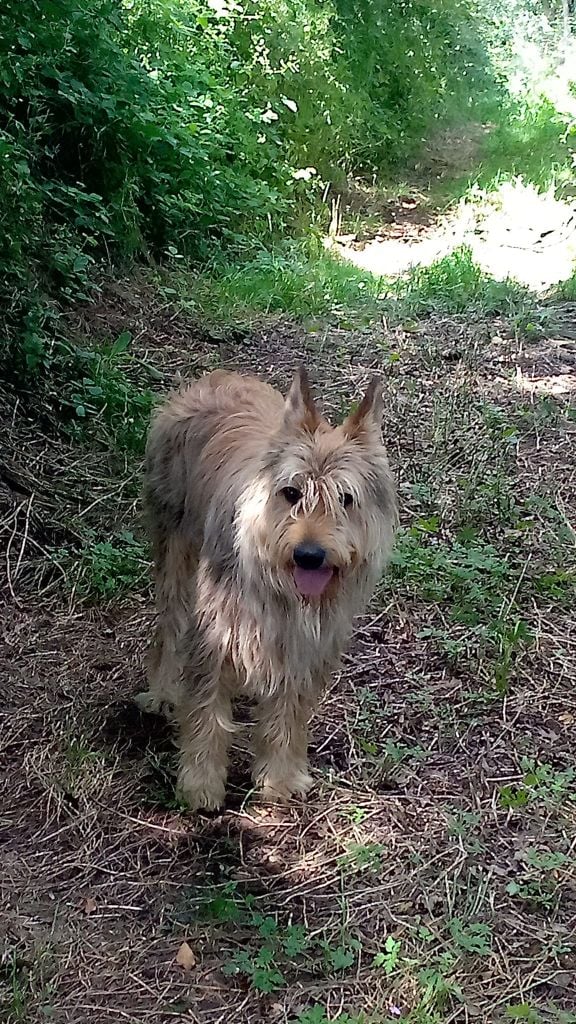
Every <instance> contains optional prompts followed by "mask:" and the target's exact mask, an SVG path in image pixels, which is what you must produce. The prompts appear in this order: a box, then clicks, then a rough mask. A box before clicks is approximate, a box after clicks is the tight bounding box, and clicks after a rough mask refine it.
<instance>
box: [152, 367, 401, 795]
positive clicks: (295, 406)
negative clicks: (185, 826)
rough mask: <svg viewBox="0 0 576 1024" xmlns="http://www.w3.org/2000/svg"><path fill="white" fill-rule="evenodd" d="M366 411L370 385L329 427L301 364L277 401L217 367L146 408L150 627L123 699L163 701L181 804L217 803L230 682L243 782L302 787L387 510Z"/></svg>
mask: <svg viewBox="0 0 576 1024" xmlns="http://www.w3.org/2000/svg"><path fill="white" fill-rule="evenodd" d="M380 420H381V395H380V393H379V390H378V388H377V384H376V382H373V383H372V384H371V385H370V387H369V388H368V391H367V393H366V396H365V398H364V399H363V401H362V403H361V404H360V406H359V407H358V409H357V410H356V411H355V412H353V413H352V414H351V415H350V416H349V417H348V418H347V419H346V420H345V421H344V423H342V424H341V425H340V426H338V427H336V428H332V427H331V426H330V425H329V424H328V423H327V422H326V420H325V419H323V418H322V417H321V416H320V414H319V413H318V411H317V409H316V406H315V404H314V402H313V400H312V398H311V395H310V390H309V386H308V382H307V378H306V375H305V373H304V371H303V370H302V371H300V372H299V373H298V374H297V376H296V378H295V380H294V383H293V385H292V388H291V390H290V392H289V394H288V397H287V399H286V400H284V399H283V398H282V396H281V395H280V394H279V393H278V392H277V391H275V390H274V389H273V388H272V387H270V386H269V385H268V384H264V383H262V382H261V381H259V380H256V379H255V378H252V377H244V376H240V375H238V374H234V373H227V372H225V371H222V370H217V371H215V372H214V373H211V374H208V375H207V376H205V377H204V378H202V379H201V380H199V381H196V382H195V383H193V384H191V385H190V386H188V387H187V388H186V389H184V390H182V391H181V392H180V393H178V394H176V395H173V396H172V397H171V398H170V399H169V400H168V401H167V402H166V404H165V405H164V406H163V407H161V408H160V410H159V411H158V412H157V414H156V416H155V418H154V420H153V423H152V427H151V430H150V435H149V440H148V446H147V458H146V475H145V505H146V508H147V512H148V519H149V523H150V530H151V535H152V540H153V546H154V559H155V567H156V588H157V605H158V613H159V626H158V632H157V636H156V639H155V642H154V644H153V648H152V651H151V657H150V673H149V686H150V689H149V692H148V693H146V694H142V695H140V698H139V703H140V704H141V706H144V707H146V708H148V709H149V710H160V709H161V708H162V707H163V705H169V706H170V708H171V712H170V713H171V714H172V715H173V717H174V718H175V720H176V722H177V725H178V727H179V744H180V772H179V779H178V784H179V790H180V793H181V794H182V796H183V797H184V798H185V800H186V801H187V803H188V804H189V805H190V806H191V807H192V808H199V807H206V808H215V807H218V806H219V805H220V804H221V803H222V802H223V800H224V796H225V784H226V774H227V761H228V747H229V744H230V740H231V737H232V735H233V733H234V730H235V726H234V724H233V721H232V710H231V701H232V698H233V697H234V695H235V694H237V693H245V694H247V695H249V696H250V697H252V698H255V700H256V703H257V713H256V729H255V737H254V745H255V764H254V780H255V782H256V784H257V785H258V786H259V787H260V788H261V789H262V790H263V791H264V793H265V795H266V796H267V797H271V798H286V797H289V796H290V795H292V794H300V795H303V794H305V793H306V791H307V790H308V789H309V787H310V785H311V779H310V776H309V774H308V769H307V744H308V738H307V728H308V720H309V718H310V715H311V712H312V711H313V709H314V707H315V705H316V703H317V700H318V698H319V696H320V694H321V692H322V688H323V686H324V685H325V683H326V681H327V679H328V676H329V674H330V673H331V671H332V670H333V669H334V668H335V667H336V666H337V664H338V660H339V656H340V654H341V652H342V649H343V647H344V646H345V644H346V642H347V641H348V639H349V636H350V633H351V628H352V620H353V617H354V616H355V615H356V614H357V613H358V612H359V611H361V610H362V609H363V607H364V606H365V603H366V601H367V600H368V598H369V597H370V595H371V593H372V591H373V589H374V586H375V584H376V582H377V581H378V578H379V576H380V573H381V570H382V567H383V563H384V560H385V558H386V555H387V554H388V552H389V550H390V546H391V542H392V538H393V533H394V528H395V525H396V520H397V510H396V500H395V492H394V486H393V483H392V479H391V475H390V471H389V467H388V461H387V458H386V453H385V450H384V447H383V444H382V439H381V434H380ZM319 562H320V563H321V564H318V563H319ZM299 563H302V565H300V564H299Z"/></svg>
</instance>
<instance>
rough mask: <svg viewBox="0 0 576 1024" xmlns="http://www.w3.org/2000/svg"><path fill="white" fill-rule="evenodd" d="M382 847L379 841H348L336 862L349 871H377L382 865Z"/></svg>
mask: <svg viewBox="0 0 576 1024" xmlns="http://www.w3.org/2000/svg"><path fill="white" fill-rule="evenodd" d="M383 853H384V847H383V846H382V844H381V843H349V844H348V848H347V850H346V853H344V854H342V856H341V857H340V858H339V860H338V863H339V865H340V867H341V868H343V869H344V870H346V871H350V872H360V871H379V870H380V869H381V867H382V855H383Z"/></svg>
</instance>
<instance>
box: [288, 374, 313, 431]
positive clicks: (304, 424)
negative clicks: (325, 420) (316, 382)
mask: <svg viewBox="0 0 576 1024" xmlns="http://www.w3.org/2000/svg"><path fill="white" fill-rule="evenodd" d="M319 423H320V414H319V412H318V410H317V408H316V406H315V404H314V399H313V398H312V393H311V391H310V382H309V380H308V374H307V373H306V370H305V369H304V367H303V366H300V367H299V369H298V372H297V373H296V375H295V377H294V380H293V381H292V386H291V388H290V391H289V392H288V394H287V396H286V404H285V406H284V424H285V426H287V427H295V428H297V429H303V430H309V431H311V432H312V431H314V430H316V428H317V427H318V425H319Z"/></svg>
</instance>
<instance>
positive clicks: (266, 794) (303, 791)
mask: <svg viewBox="0 0 576 1024" xmlns="http://www.w3.org/2000/svg"><path fill="white" fill-rule="evenodd" d="M313 785H314V780H313V778H312V776H311V775H309V774H308V772H307V771H304V770H302V769H299V770H297V771H295V772H294V773H293V774H291V775H284V776H282V777H280V776H277V775H272V774H270V773H268V774H266V775H264V776H260V779H259V781H258V787H259V790H258V798H259V799H260V800H261V801H262V803H272V804H278V803H288V802H289V801H290V800H291V799H293V798H294V797H296V798H298V799H300V800H305V799H306V796H307V794H308V793H309V792H310V790H311V789H312V786H313Z"/></svg>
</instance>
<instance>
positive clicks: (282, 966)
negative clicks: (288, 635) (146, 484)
mask: <svg viewBox="0 0 576 1024" xmlns="http://www.w3.org/2000/svg"><path fill="white" fill-rule="evenodd" d="M128 295H129V292H128V291H127V292H126V293H122V294H121V296H120V298H119V297H118V293H117V294H116V295H115V297H112V298H111V297H108V299H107V300H106V299H105V300H103V303H102V305H101V306H100V307H99V309H98V310H97V311H96V312H94V311H92V313H91V314H86V315H85V317H84V326H85V329H87V330H88V331H91V332H93V333H94V332H95V331H96V328H97V331H98V332H99V331H100V330H104V331H106V330H109V331H110V333H111V334H112V335H113V334H114V333H115V332H117V331H118V329H124V328H128V329H130V330H132V331H133V333H134V335H135V338H136V344H137V346H139V347H138V355H139V356H140V357H141V358H142V359H143V360H145V361H146V362H153V363H154V365H156V366H158V367H159V369H160V373H161V375H162V379H161V380H160V381H159V383H158V386H159V387H162V386H164V385H165V384H166V383H167V382H168V379H169V378H170V376H171V374H172V373H173V371H175V370H179V371H181V372H184V373H186V372H189V371H190V370H193V371H194V372H198V371H199V370H200V369H203V368H205V367H207V366H209V365H211V364H212V363H213V362H214V359H215V355H214V353H217V352H218V351H219V348H218V345H217V344H215V342H214V339H208V340H206V339H204V340H202V339H199V340H198V341H197V342H195V344H194V347H193V350H192V351H191V350H190V346H189V342H188V337H189V335H188V333H187V326H186V322H185V318H184V319H183V318H182V317H181V316H180V318H178V317H174V314H173V311H170V310H169V309H168V308H167V307H166V306H164V307H162V310H160V309H159V307H158V305H157V300H156V299H155V298H154V296H153V295H150V296H148V297H146V296H145V294H144V292H138V290H136V291H135V292H134V290H133V292H132V295H131V296H130V298H128V297H127V296H128ZM107 302H108V303H109V305H108V306H107V304H106V303H107ZM564 314H565V315H564V320H566V310H564ZM90 316H92V321H90ZM107 316H109V318H110V320H109V327H107V323H108V321H107ZM94 317H95V318H96V321H97V323H96V327H95V320H94ZM154 317H156V320H154ZM171 318H172V319H171ZM151 321H152V322H154V323H156V324H157V326H158V337H157V338H156V339H155V337H154V335H153V333H151V332H150V329H148V328H147V329H146V331H144V330H143V331H142V332H139V329H138V324H140V325H145V324H146V323H147V322H151ZM170 324H171V325H172V326H174V324H177V325H178V329H174V334H173V335H171V334H170V330H171V328H170V326H167V325H170ZM162 325H164V326H162ZM409 327H410V329H409V330H404V329H403V328H401V327H399V328H397V329H395V330H393V331H392V330H390V329H388V327H387V326H386V325H385V324H383V325H372V326H371V327H370V329H367V330H365V331H358V332H351V331H344V330H339V329H338V328H337V327H334V326H333V325H332V326H330V327H329V328H328V327H326V330H324V328H323V327H318V326H316V327H315V329H314V331H313V332H308V333H307V332H306V331H305V330H304V329H303V328H301V327H298V326H295V325H294V324H291V323H290V322H276V323H274V324H268V325H262V327H261V328H258V329H255V330H254V331H253V333H252V334H251V336H250V337H248V338H246V339H242V340H240V339H236V340H234V339H233V340H232V341H230V340H228V339H227V340H226V342H225V343H224V342H223V343H222V346H221V352H220V357H221V358H222V359H223V360H224V361H225V362H227V363H229V364H231V365H234V366H238V367H241V368H245V369H251V370H256V371H258V372H260V373H262V374H264V375H266V377H269V378H270V379H272V380H273V381H274V382H276V383H278V384H281V385H284V384H285V383H286V380H287V378H288V376H289V373H290V372H291V371H292V369H293V368H294V367H295V366H296V364H297V363H298V362H299V361H300V360H301V358H302V357H303V356H304V357H305V358H306V360H307V361H308V363H309V364H310V367H311V376H312V377H313V379H315V380H316V382H317V389H318V391H319V392H320V393H321V394H323V395H324V396H325V400H326V403H327V405H328V407H331V408H333V409H339V408H340V406H341V404H342V402H345V401H348V400H349V399H351V398H353V397H355V396H356V395H357V394H358V393H359V391H360V389H361V387H362V385H363V383H364V382H365V379H366V377H367V376H368V373H369V371H370V370H371V369H373V368H376V367H378V368H382V369H383V370H384V373H385V382H386V390H387V396H388V401H387V409H388V413H387V421H386V424H385V432H386V435H387V438H388V443H389V447H390V454H391V458H392V462H393V464H394V466H395V468H396V470H397V472H398V476H399V482H400V492H401V496H402V505H403V519H404V525H405V528H406V531H407V532H406V533H405V535H404V537H403V538H402V539H401V541H400V549H399V550H400V551H401V552H404V561H402V559H401V560H400V562H399V564H397V565H396V566H395V568H394V569H393V571H392V573H391V576H390V578H389V581H388V583H386V584H385V586H384V587H383V589H382V592H381V594H380V596H379V598H378V601H377V602H376V603H375V606H374V608H373V609H372V610H371V611H370V613H369V614H368V615H367V616H366V617H365V618H364V620H363V621H362V622H361V623H360V624H359V629H358V632H357V635H356V639H355V642H354V646H353V648H352V650H351V652H350V654H349V656H348V657H347V659H346V663H345V666H344V670H343V672H342V674H341V676H340V678H339V679H336V680H335V681H334V685H333V688H332V690H331V692H330V693H329V694H327V696H326V699H325V701H324V705H323V708H322V713H321V715H320V716H319V717H318V720H317V722H316V725H315V729H314V744H313V752H312V757H313V763H314V766H315V770H316V773H317V776H318V786H317V788H316V790H315V792H314V794H313V797H312V799H311V800H310V801H309V803H308V804H307V805H306V806H304V807H297V806H295V807H291V808H288V809H279V810H272V809H268V810H266V809H263V808H258V807H257V806H254V805H253V804H251V803H250V801H249V800H246V797H247V793H248V790H247V782H246V779H245V775H244V765H243V756H242V752H241V751H240V752H239V753H238V769H237V773H236V774H235V776H234V779H233V785H232V790H231V796H230V801H229V806H228V807H227V809H226V810H225V812H224V813H223V814H222V815H220V816H217V817H214V818H208V817H204V818H202V817H198V818H196V819H192V818H190V817H189V816H187V815H186V814H185V813H183V812H182V810H181V808H179V807H178V805H177V804H176V803H175V801H174V797H173V789H172V777H171V768H172V744H171V739H170V736H169V735H167V734H166V733H165V731H163V730H162V728H161V726H160V724H159V722H157V721H156V720H155V719H152V720H150V721H147V720H144V719H143V718H141V717H140V716H139V715H138V714H137V713H136V712H135V711H132V709H131V706H130V697H131V695H132V694H133V693H135V692H137V691H138V690H139V689H141V688H142V679H141V676H142V659H143V653H144V650H145V648H146V644H147V638H148V635H149V631H150V625H151V618H150V602H149V596H148V593H147V592H146V588H143V589H141V590H138V591H137V592H133V593H132V594H131V595H130V596H129V597H128V598H126V599H124V600H122V601H115V602H113V601H107V602H102V601H101V602H99V603H96V604H94V603H92V604H90V603H88V602H87V601H80V600H79V598H78V595H74V593H72V594H70V590H69V589H68V590H66V587H65V583H66V581H65V580H64V579H62V572H60V573H58V572H56V575H54V573H53V572H52V573H49V574H48V575H47V574H46V572H45V569H44V568H43V567H44V566H45V563H46V557H47V553H48V552H49V550H51V548H52V547H53V546H54V545H55V544H56V545H57V546H61V545H66V544H73V541H74V537H75V532H77V530H78V523H79V522H80V523H82V521H83V519H85V518H86V517H88V518H89V519H90V522H91V523H92V526H93V528H94V529H96V528H97V525H98V524H99V528H100V531H101V535H103V536H105V535H106V532H107V531H108V530H112V529H115V528H116V527H117V524H118V522H119V521H120V520H121V521H122V522H123V523H124V526H129V527H130V528H134V529H135V530H136V532H137V531H138V527H137V525H136V527H134V524H133V520H134V517H135V516H137V506H136V499H135V481H136V480H137V474H138V466H137V464H136V463H135V461H134V460H133V459H132V460H128V461H127V462H126V464H125V465H123V464H122V463H121V462H120V463H118V461H117V460H112V462H111V460H110V454H109V452H107V451H105V450H104V449H102V450H98V449H97V448H95V447H94V446H91V447H88V448H85V447H83V446H82V444H80V443H76V444H72V443H70V444H69V445H66V444H64V443H63V441H62V440H61V439H60V438H53V437H51V436H50V435H49V434H48V433H47V432H44V433H39V432H38V428H37V426H35V424H34V423H32V422H29V421H26V420H24V419H23V418H22V417H21V416H19V413H18V407H17V405H16V404H15V401H14V398H13V396H10V395H9V394H5V396H4V407H3V423H4V427H5V432H4V439H5V448H4V451H3V462H2V481H3V495H2V496H3V499H4V505H3V511H2V522H1V524H0V525H1V528H2V530H3V534H2V536H3V538H4V540H5V542H6V547H5V558H6V562H5V565H6V568H7V579H8V586H7V588H6V590H5V603H4V605H3V608H2V616H3V625H4V648H3V653H2V655H1V660H2V664H1V666H0V673H1V675H0V678H1V685H2V691H3V692H2V703H1V708H2V711H1V714H2V719H3V721H2V726H1V730H0V752H1V757H2V762H3V772H4V775H3V778H4V793H3V801H2V808H3V810H2V819H1V824H2V832H3V837H2V865H3V875H2V887H3V906H4V908H5V909H4V913H3V915H2V919H1V924H0V928H1V933H2V940H3V946H4V957H3V987H4V989H5V996H6V998H5V1001H4V1005H5V1007H6V1009H5V1010H4V1011H2V1012H3V1013H4V1018H3V1019H5V1020H7V1021H24V1020H25V1021H27V1022H29V1024H36V1022H40V1021H44V1020H46V1019H49V1020H54V1021H56V1022H62V1024H64V1022H70V1024H78V1022H79V1021H82V1022H90V1024H100V1022H102V1024H104V1022H107V1024H112V1022H113V1024H119V1022H123V1021H130V1022H136V1021H138V1022H144V1021H150V1022H154V1024H160V1022H164V1021H166V1022H168V1021H172V1020H181V1021H190V1022H198V1024H216V1022H221V1024H231V1022H237V1021H238V1022H240V1021H246V1022H257V1021H262V1022H264V1021H265V1022H271V1024H272V1022H273V1024H282V1022H295V1021H300V1020H302V1021H310V1022H314V1021H316V1022H317V1024H322V1022H323V1021H338V1020H340V1021H341V1022H342V1024H344V1022H345V1021H348V1020H350V1021H353V1022H354V1024H356V1022H357V1021H367V1022H368V1021H377V1022H383V1021H394V1020H405V1021H411V1022H412V1024H434V1022H446V1024H448V1022H450V1021H457V1022H468V1021H470V1020H472V1019H474V1020H479V1021H487V1022H488V1021H499V1020H504V1019H506V1017H507V1015H508V1016H509V1017H510V1016H514V1015H515V1016H516V1018H517V1019H523V1020H528V1021H533V1022H537V1021H549V1022H554V1024H561V1022H562V1021H564V1022H568V1021H574V1020H576V1017H575V1016H574V980H575V976H576V871H575V864H576V854H575V850H576V800H575V796H574V795H575V792H576V758H575V751H574V724H575V721H576V700H575V697H574V679H575V677H576V629H575V625H574V614H573V611H574V595H575V590H574V568H575V557H574V526H575V524H576V486H575V480H574V475H575V462H574V454H573V453H574V439H575V434H576V420H575V418H574V406H573V405H572V402H573V396H574V391H566V390H565V391H564V392H562V393H560V394H557V395H553V396H552V397H550V394H549V392H550V391H551V387H550V381H551V379H552V378H555V379H558V378H559V377H560V376H562V378H563V379H564V381H565V382H566V380H567V379H568V378H570V374H571V375H572V377H571V379H572V387H573V388H576V381H575V380H574V370H573V367H574V348H573V343H572V342H570V341H569V340H567V339H566V337H565V336H564V339H563V341H562V343H561V344H556V342H555V340H554V339H553V338H547V339H541V340H540V341H538V342H534V343H530V344H527V343H525V342H522V341H520V340H519V339H517V338H515V337H514V336H513V332H511V331H510V329H509V327H508V325H506V323H498V322H496V321H490V322H478V323H474V324H471V323H468V322H467V321H466V319H465V318H462V319H448V318H443V319H442V318H437V319H432V320H430V321H428V322H427V323H426V324H425V325H419V326H417V327H415V325H414V324H410V325H409ZM563 334H564V335H566V334H568V336H569V332H566V331H564V332H563ZM191 336H192V337H195V338H197V337H198V336H197V334H196V335H194V334H192V335H191ZM567 367H568V369H567ZM544 379H546V380H547V381H548V384H547V385H546V387H545V386H544V384H542V389H544V390H547V394H545V395H544V396H543V397H542V396H541V395H540V394H539V391H538V386H537V385H538V382H542V381H544ZM56 467H57V471H56ZM127 481H129V482H130V484H129V485H128V484H127ZM110 524H112V525H110ZM410 531H411V532H410ZM458 544H460V545H464V546H466V550H471V551H472V556H473V559H472V560H473V561H474V559H478V558H479V559H480V564H479V566H476V565H475V564H474V565H473V566H472V569H471V568H470V563H469V562H466V563H465V564H464V567H463V565H462V563H461V562H458V561H454V559H455V556H454V551H455V550H456V548H455V545H458ZM487 544H489V545H491V546H492V547H493V548H494V550H495V551H496V554H497V563H496V564H495V565H493V564H492V562H490V560H488V563H486V558H487V555H486V545H487ZM430 552H432V554H433V555H434V557H435V558H436V561H432V562H430V560H429V558H430ZM438 558H439V559H440V561H438ZM462 572H464V574H466V573H468V574H469V573H470V572H472V577H473V578H472V582H471V587H472V588H475V589H473V593H472V596H471V592H470V590H466V589H464V590H462V589H459V583H458V581H459V580H460V579H461V574H462ZM439 581H440V582H443V584H445V585H446V586H448V588H449V592H448V594H447V595H445V596H443V597H438V596H437V595H436V597H434V593H435V592H434V590H433V587H432V591H433V593H432V596H431V594H430V587H431V586H432V585H433V584H434V585H437V584H438V582H439ZM478 590H479V595H478ZM475 609H476V611H478V609H481V611H480V613H479V619H480V621H479V622H474V621H466V619H467V617H468V618H470V614H471V610H472V611H474V610H475ZM492 620H494V621H492ZM518 621H521V622H522V623H523V629H522V630H521V631H520V634H519V636H516V634H514V635H512V633H511V629H512V627H513V626H514V624H516V623H517V622H518ZM494 623H495V624H496V625H494ZM491 625H492V626H494V629H495V632H493V633H491V632H490V631H489V630H488V632H486V629H487V627H489V626H491ZM478 627H484V628H485V629H484V632H483V631H482V628H478ZM508 627H510V628H508ZM507 629H508V632H507ZM184 941H186V942H187V943H188V944H189V947H190V950H191V951H192V955H191V956H189V958H188V968H186V967H183V966H181V965H180V964H179V963H178V962H177V961H176V957H177V954H178V952H179V949H180V946H181V944H182V942H184ZM267 989H272V991H267ZM514 1008H516V1009H514ZM306 1013H308V1014H309V1016H306ZM346 1014H349V1015H350V1017H346V1016H345V1015H346Z"/></svg>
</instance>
